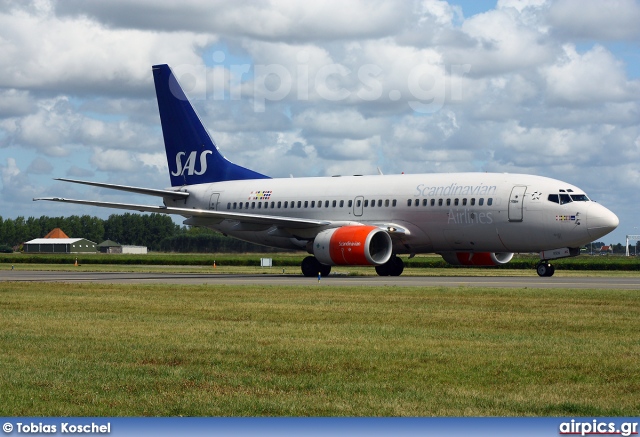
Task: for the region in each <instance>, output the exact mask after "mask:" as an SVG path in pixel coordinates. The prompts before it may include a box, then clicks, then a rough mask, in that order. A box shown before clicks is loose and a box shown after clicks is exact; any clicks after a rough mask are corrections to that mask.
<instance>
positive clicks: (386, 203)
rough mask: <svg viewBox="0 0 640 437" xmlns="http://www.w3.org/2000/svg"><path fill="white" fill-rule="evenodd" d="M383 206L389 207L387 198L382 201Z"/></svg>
mask: <svg viewBox="0 0 640 437" xmlns="http://www.w3.org/2000/svg"><path fill="white" fill-rule="evenodd" d="M384 206H385V207H387V208H388V207H389V199H387V200H385V201H384Z"/></svg>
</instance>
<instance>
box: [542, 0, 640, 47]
mask: <svg viewBox="0 0 640 437" xmlns="http://www.w3.org/2000/svg"><path fill="white" fill-rule="evenodd" d="M549 22H550V24H551V25H552V26H553V31H554V32H555V33H557V34H559V35H561V36H562V37H564V38H579V39H604V40H631V41H633V40H636V41H637V38H638V37H640V26H638V23H640V4H638V2H637V1H634V0H608V1H607V2H606V3H603V2H602V1H599V0H559V1H554V2H552V3H551V7H550V9H549Z"/></svg>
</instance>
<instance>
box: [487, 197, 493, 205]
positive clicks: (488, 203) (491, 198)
mask: <svg viewBox="0 0 640 437" xmlns="http://www.w3.org/2000/svg"><path fill="white" fill-rule="evenodd" d="M487 205H488V206H491V205H493V197H489V198H488V199H487Z"/></svg>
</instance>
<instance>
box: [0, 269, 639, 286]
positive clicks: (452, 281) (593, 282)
mask: <svg viewBox="0 0 640 437" xmlns="http://www.w3.org/2000/svg"><path fill="white" fill-rule="evenodd" d="M2 281H30V282H105V283H116V284H118V283H127V284H231V285H246V284H252V285H257V284H260V285H309V286H318V280H317V278H304V277H302V276H293V275H220V274H217V275H214V274H201V273H104V272H42V271H24V270H4V271H0V283H1V282H2ZM320 285H321V286H354V285H362V286H368V287H461V286H465V287H498V288H580V289H587V288H602V289H623V290H640V276H634V277H609V278H605V277H586V276H585V277H558V276H555V277H552V278H540V277H537V276H526V277H515V276H514V277H495V276H494V277H490V276H483V277H463V276H457V277H424V276H423V277H416V276H400V277H396V278H390V277H386V278H385V277H378V276H365V277H358V276H329V277H327V278H323V279H322V280H321V281H320ZM0 287H1V285H0Z"/></svg>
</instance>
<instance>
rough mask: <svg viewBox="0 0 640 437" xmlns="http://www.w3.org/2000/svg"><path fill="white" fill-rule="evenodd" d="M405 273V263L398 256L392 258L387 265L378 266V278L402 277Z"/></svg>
mask: <svg viewBox="0 0 640 437" xmlns="http://www.w3.org/2000/svg"><path fill="white" fill-rule="evenodd" d="M403 271H404V262H402V259H400V258H399V257H397V256H395V255H394V256H392V257H391V259H389V261H387V262H386V263H384V264H382V265H380V266H376V273H377V274H378V276H400V275H401V274H402V272H403Z"/></svg>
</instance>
